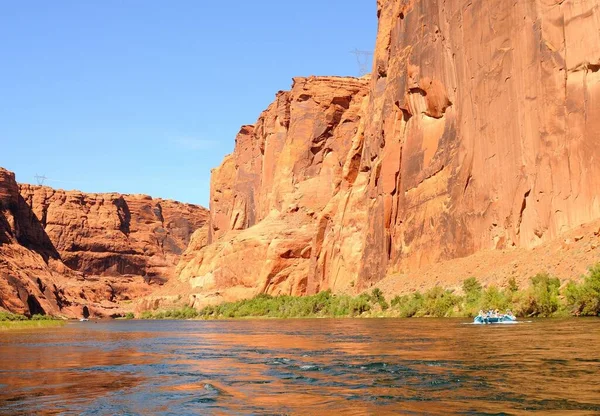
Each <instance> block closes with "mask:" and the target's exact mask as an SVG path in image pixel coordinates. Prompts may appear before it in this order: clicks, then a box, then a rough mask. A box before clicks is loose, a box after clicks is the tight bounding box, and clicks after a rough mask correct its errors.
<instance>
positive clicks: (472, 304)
mask: <svg viewBox="0 0 600 416" xmlns="http://www.w3.org/2000/svg"><path fill="white" fill-rule="evenodd" d="M457 292H458V291H453V290H448V289H444V288H441V287H437V286H436V287H433V288H431V289H429V290H427V291H425V292H423V293H421V292H414V293H412V294H407V295H402V296H395V297H393V298H391V299H389V300H388V299H386V297H385V295H384V293H383V292H382V291H381V290H380V289H379V288H375V289H373V290H372V291H371V292H369V293H362V294H360V295H358V296H350V295H345V294H333V293H331V291H324V292H321V293H318V294H316V295H312V296H287V295H282V296H270V295H265V294H261V295H258V296H255V297H254V298H252V299H245V300H240V301H237V302H226V303H222V304H220V305H211V306H206V307H204V308H203V309H201V310H196V309H193V308H190V307H184V308H182V309H174V310H167V311H158V312H151V311H146V312H143V313H142V314H141V316H140V318H142V319H194V318H199V319H222V318H225V319H227V318H249V317H267V318H309V317H359V316H360V317H376V316H381V317H403V318H409V317H473V316H475V315H477V313H478V312H479V310H481V309H483V310H488V309H499V310H501V311H504V310H506V309H511V310H512V312H513V313H514V314H515V315H517V316H520V317H553V316H554V317H555V316H570V315H572V316H600V264H598V265H596V266H595V267H593V268H592V269H590V271H589V273H588V274H587V275H586V276H584V277H583V279H582V280H581V281H580V282H573V281H569V282H567V283H564V284H561V282H560V280H559V279H558V278H556V277H552V276H550V275H549V274H547V273H538V274H537V275H535V276H533V277H532V278H531V279H530V284H529V286H528V287H526V288H523V289H521V288H519V287H518V285H517V283H516V281H515V279H514V278H513V279H510V280H508V281H507V282H506V284H505V285H504V286H503V287H498V286H494V285H490V286H488V287H483V286H482V284H481V283H480V282H479V281H478V280H477V279H476V278H474V277H470V278H468V279H466V280H464V281H463V284H462V291H461V293H457Z"/></svg>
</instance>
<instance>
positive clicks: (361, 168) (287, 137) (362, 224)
mask: <svg viewBox="0 0 600 416" xmlns="http://www.w3.org/2000/svg"><path fill="white" fill-rule="evenodd" d="M599 10H600V9H599V8H598V2H597V1H596V0H594V1H591V0H590V1H586V0H577V1H575V0H564V1H563V0H561V1H554V0H548V1H542V0H537V1H521V2H513V3H510V4H509V3H507V2H505V1H501V0H485V1H484V0H446V1H442V0H437V1H436V0H421V1H419V0H414V1H409V0H379V1H378V2H377V16H378V18H379V29H378V36H377V42H376V47H375V52H374V62H373V72H372V74H371V76H370V77H365V78H361V79H355V78H338V77H309V78H296V79H295V80H294V84H293V87H292V89H291V90H290V91H285V92H280V93H278V94H277V97H276V100H275V102H274V103H273V104H271V106H269V108H268V109H267V110H265V111H264V112H263V113H262V114H261V116H260V117H259V119H258V121H257V122H256V124H254V125H252V126H244V127H242V129H241V130H240V132H239V134H238V136H237V138H236V146H235V150H234V152H233V154H231V155H229V156H227V157H226V158H225V160H224V161H223V163H222V164H221V166H220V167H218V168H217V169H215V170H213V173H212V181H211V199H210V219H209V235H208V244H207V245H205V244H204V243H201V244H200V243H199V244H193V245H191V246H190V247H189V248H188V250H187V252H186V253H185V254H184V255H183V257H182V260H181V262H180V264H179V266H178V268H177V273H178V275H179V278H180V280H181V281H182V282H187V283H188V284H189V285H190V287H191V288H192V292H194V293H195V295H194V299H196V301H195V302H196V304H197V305H200V304H202V303H203V302H206V301H209V300H210V299H213V300H214V299H227V298H239V297H245V296H251V295H254V294H256V293H261V292H265V293H272V294H279V293H286V294H307V293H314V292H317V291H319V290H324V289H333V290H334V291H349V290H350V291H356V290H360V289H363V288H367V287H369V286H371V285H373V284H374V283H376V282H378V281H380V280H381V279H382V278H384V277H385V276H386V275H389V274H393V273H405V272H409V271H411V270H418V269H419V268H421V267H425V266H427V265H430V264H432V263H436V262H440V261H444V260H449V259H455V258H461V257H465V256H469V255H472V254H474V253H477V252H479V251H482V250H511V249H531V248H533V247H536V246H538V245H540V244H544V243H546V242H548V241H551V240H553V239H556V238H557V237H559V236H560V235H561V234H562V233H565V232H568V231H569V230H572V229H573V228H575V227H577V226H579V225H581V224H584V223H586V222H589V221H592V220H595V219H598V218H599V217H600V164H599V163H598V160H600V146H599V145H598V141H599V139H600V27H599V23H598V22H600V11H599ZM465 277H466V276H465ZM430 284H432V285H433V284H435V282H430ZM192 301H193V302H194V300H192Z"/></svg>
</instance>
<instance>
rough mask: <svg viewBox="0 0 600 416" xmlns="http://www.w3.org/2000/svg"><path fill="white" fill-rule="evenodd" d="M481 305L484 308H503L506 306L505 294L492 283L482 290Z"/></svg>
mask: <svg viewBox="0 0 600 416" xmlns="http://www.w3.org/2000/svg"><path fill="white" fill-rule="evenodd" d="M481 303H482V307H483V309H485V310H489V309H499V310H501V311H502V310H504V309H506V308H507V307H508V301H507V299H506V296H505V294H504V293H502V291H500V289H499V288H498V287H496V286H494V285H491V286H489V287H488V288H487V289H485V291H484V292H483V296H482V299H481Z"/></svg>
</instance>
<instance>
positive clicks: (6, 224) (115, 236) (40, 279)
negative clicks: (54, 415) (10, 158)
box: [0, 168, 208, 317]
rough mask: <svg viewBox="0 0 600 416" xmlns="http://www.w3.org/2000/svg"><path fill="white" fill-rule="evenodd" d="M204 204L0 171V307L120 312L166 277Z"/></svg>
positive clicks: (202, 217)
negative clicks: (86, 188)
mask: <svg viewBox="0 0 600 416" xmlns="http://www.w3.org/2000/svg"><path fill="white" fill-rule="evenodd" d="M207 216H208V213H207V211H206V210H205V209H203V208H201V207H197V206H193V205H188V204H180V203H177V202H174V201H163V200H160V199H151V198H150V197H146V196H129V195H127V196H123V195H118V194H84V193H81V192H77V191H61V190H53V189H51V188H48V187H40V186H31V185H20V186H19V185H18V184H17V182H16V181H15V176H14V174H13V173H12V172H9V171H7V170H5V169H2V168H0V308H2V309H6V310H9V311H12V312H17V313H25V314H28V315H32V314H36V313H40V314H53V315H61V316H67V317H77V316H81V315H82V314H84V308H85V310H86V311H87V312H86V313H90V314H91V315H93V316H110V315H119V314H122V313H123V312H124V311H126V310H127V309H131V307H132V305H129V307H127V306H126V304H125V303H124V302H127V301H132V300H134V299H136V298H139V297H141V296H147V295H149V294H150V293H152V292H153V290H154V289H155V288H156V287H157V284H160V283H163V281H164V280H166V279H168V278H169V277H170V276H171V275H172V273H173V269H174V267H175V264H176V263H177V261H178V258H179V255H180V254H181V252H182V251H183V249H184V248H185V247H186V246H187V244H188V242H189V239H190V236H191V234H192V233H193V232H194V231H196V234H204V235H206V233H207V229H206V227H203V225H204V224H205V222H206V219H207Z"/></svg>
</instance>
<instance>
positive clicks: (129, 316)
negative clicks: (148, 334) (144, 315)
mask: <svg viewBox="0 0 600 416" xmlns="http://www.w3.org/2000/svg"><path fill="white" fill-rule="evenodd" d="M133 318H135V315H134V314H133V312H127V313H126V314H125V319H133Z"/></svg>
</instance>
